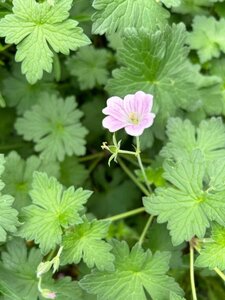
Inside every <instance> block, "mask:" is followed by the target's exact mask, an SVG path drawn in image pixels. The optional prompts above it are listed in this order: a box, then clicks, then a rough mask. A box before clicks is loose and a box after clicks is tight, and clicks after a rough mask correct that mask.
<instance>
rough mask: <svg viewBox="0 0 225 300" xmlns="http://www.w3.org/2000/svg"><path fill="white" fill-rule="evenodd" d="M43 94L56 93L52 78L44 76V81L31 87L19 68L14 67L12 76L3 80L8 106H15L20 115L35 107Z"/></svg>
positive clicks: (3, 91) (3, 90)
mask: <svg viewBox="0 0 225 300" xmlns="http://www.w3.org/2000/svg"><path fill="white" fill-rule="evenodd" d="M12 86H13V89H12V88H11V87H12ZM43 92H49V93H55V90H54V83H53V82H51V80H50V78H46V76H44V78H43V81H40V82H38V83H36V84H33V85H31V84H30V83H29V82H27V80H26V78H24V76H23V75H22V74H21V72H20V70H19V67H18V66H17V67H16V66H14V69H13V71H12V75H11V76H9V75H8V76H7V77H6V78H5V79H4V80H3V89H2V93H3V95H4V97H5V99H6V103H7V106H9V107H14V106H15V107H16V109H17V112H18V113H19V114H22V113H24V112H25V111H26V110H28V109H30V108H31V107H32V106H33V105H35V104H36V103H37V102H38V100H39V99H41V98H42V97H43Z"/></svg>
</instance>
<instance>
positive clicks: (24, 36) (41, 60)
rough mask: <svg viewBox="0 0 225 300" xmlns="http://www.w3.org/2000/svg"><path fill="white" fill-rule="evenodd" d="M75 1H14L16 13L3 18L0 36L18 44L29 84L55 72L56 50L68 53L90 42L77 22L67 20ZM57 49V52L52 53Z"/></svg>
mask: <svg viewBox="0 0 225 300" xmlns="http://www.w3.org/2000/svg"><path fill="white" fill-rule="evenodd" d="M72 2H73V1H72V0H56V1H55V5H54V6H51V5H49V4H48V3H47V2H46V1H44V2H43V3H38V2H36V1H35V0H14V1H13V13H12V14H7V15H6V16H5V17H4V18H3V19H2V20H1V21H0V32H1V33H0V36H2V37H6V39H5V40H6V43H8V44H11V43H14V44H16V45H17V53H16V57H15V59H16V61H17V62H22V73H23V74H26V77H27V80H28V81H29V83H31V84H34V83H35V82H36V81H37V80H39V79H41V78H42V75H43V71H46V72H48V73H50V72H51V71H52V62H53V56H54V52H57V53H58V52H61V53H63V54H66V55H68V54H69V51H70V50H76V49H77V48H79V47H81V46H84V45H87V44H89V42H90V41H89V39H88V37H87V36H86V35H84V34H83V31H82V29H81V28H80V27H77V24H78V23H77V22H76V21H75V20H72V19H68V16H69V12H68V11H69V10H70V8H71V6H72ZM53 51H54V52H53Z"/></svg>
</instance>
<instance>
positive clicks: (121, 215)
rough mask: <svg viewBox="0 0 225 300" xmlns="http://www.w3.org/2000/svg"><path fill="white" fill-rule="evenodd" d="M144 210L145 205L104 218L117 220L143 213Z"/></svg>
mask: <svg viewBox="0 0 225 300" xmlns="http://www.w3.org/2000/svg"><path fill="white" fill-rule="evenodd" d="M144 211H145V208H144V207H140V208H136V209H133V210H130V211H127V212H125V213H122V214H118V215H115V216H112V217H109V218H106V219H104V220H109V221H117V220H120V219H125V218H128V217H131V216H134V215H137V214H140V213H143V212H144Z"/></svg>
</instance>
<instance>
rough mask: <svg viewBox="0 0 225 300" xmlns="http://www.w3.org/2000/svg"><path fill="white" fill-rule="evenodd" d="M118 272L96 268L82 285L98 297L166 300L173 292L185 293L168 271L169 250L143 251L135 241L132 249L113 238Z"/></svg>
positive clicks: (111, 299) (103, 298)
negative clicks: (148, 297)
mask: <svg viewBox="0 0 225 300" xmlns="http://www.w3.org/2000/svg"><path fill="white" fill-rule="evenodd" d="M112 245H113V254H114V255H115V271H114V272H107V271H105V272H101V271H97V270H94V271H93V272H92V273H91V274H90V275H87V276H85V277H84V278H83V279H82V280H81V281H80V285H81V287H82V288H83V289H85V290H86V291H87V292H88V293H91V294H96V295H97V296H98V299H99V300H106V299H107V300H115V299H118V300H119V299H121V300H122V299H130V300H137V299H138V300H147V296H146V294H145V293H147V294H148V295H150V296H151V298H152V299H162V300H167V299H168V298H169V295H170V292H174V293H176V294H179V295H182V294H183V293H182V290H181V288H180V287H179V286H178V284H177V283H176V282H175V281H174V279H173V278H171V277H169V276H167V275H166V274H165V273H166V272H167V271H168V269H169V267H168V264H169V259H170V254H169V252H156V253H155V254H154V255H152V253H151V251H150V250H147V251H146V252H144V250H143V249H142V248H141V247H140V246H139V245H138V244H136V245H135V246H134V247H133V248H132V250H131V251H130V250H129V247H128V245H127V243H126V242H124V241H123V242H119V241H116V240H114V241H113V242H112Z"/></svg>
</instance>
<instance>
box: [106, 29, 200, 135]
mask: <svg viewBox="0 0 225 300" xmlns="http://www.w3.org/2000/svg"><path fill="white" fill-rule="evenodd" d="M185 39H186V32H185V27H184V26H183V24H179V25H173V26H172V27H169V26H168V27H166V29H165V30H164V31H156V32H155V33H149V32H148V31H146V30H140V31H137V30H135V29H129V30H127V31H126V36H125V38H124V40H123V48H121V49H120V50H119V51H118V56H119V58H120V62H121V64H122V65H123V66H122V67H121V68H120V69H116V70H114V71H113V78H112V79H110V80H109V81H108V84H107V87H106V88H107V90H108V91H109V93H110V94H112V95H119V96H124V95H126V94H131V93H135V92H136V91H138V90H142V91H145V92H146V93H150V94H153V95H154V99H155V102H154V105H155V111H156V112H157V118H156V120H155V126H157V127H156V130H155V134H156V135H157V136H160V135H162V130H163V126H164V125H165V121H166V120H167V118H168V117H169V116H173V115H174V114H175V113H176V112H177V109H178V108H179V107H182V108H185V107H187V106H190V101H192V100H195V99H197V97H198V93H197V87H196V85H195V84H194V82H193V77H195V76H196V75H195V73H196V72H195V70H194V69H193V68H192V67H191V65H190V63H189V62H188V60H187V54H188V52H187V48H186V47H184V42H185ZM131 52H132V56H131V55H130V53H131ZM159 128H160V129H161V130H160V131H159Z"/></svg>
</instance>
